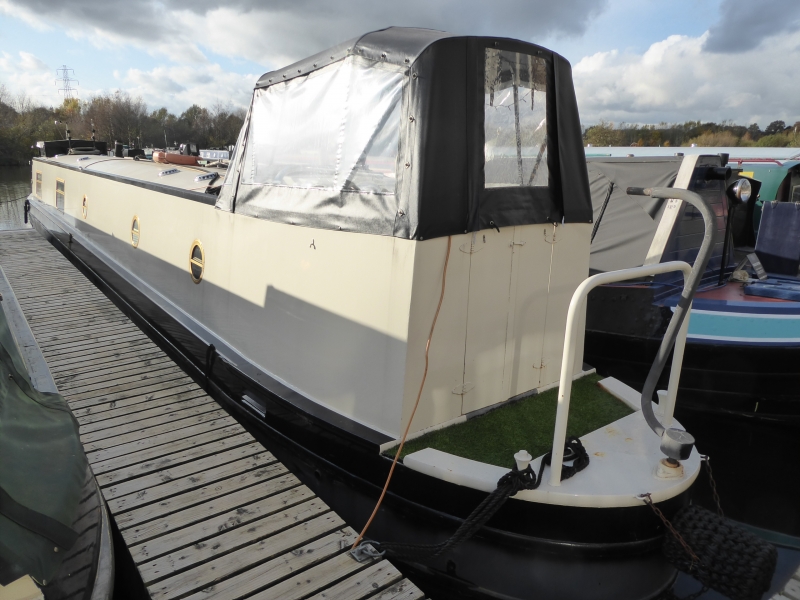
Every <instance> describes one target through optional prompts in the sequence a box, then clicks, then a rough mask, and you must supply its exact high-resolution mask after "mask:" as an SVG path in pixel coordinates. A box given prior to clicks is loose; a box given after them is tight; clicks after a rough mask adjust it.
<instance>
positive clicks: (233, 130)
mask: <svg viewBox="0 0 800 600" xmlns="http://www.w3.org/2000/svg"><path fill="white" fill-rule="evenodd" d="M244 117H245V110H244V109H242V108H233V107H232V106H231V105H225V104H222V103H220V102H218V103H216V104H214V105H213V106H212V107H211V108H205V107H202V106H198V105H197V104H193V105H192V106H190V107H189V108H187V109H186V110H185V111H184V112H182V113H181V114H180V115H175V114H173V113H171V112H169V111H168V110H167V109H166V108H164V107H162V108H158V109H156V110H153V111H150V110H148V107H147V104H145V102H144V101H143V100H142V99H141V98H140V97H134V96H131V95H130V94H128V93H127V92H125V91H117V92H107V93H104V94H98V95H96V96H92V97H91V98H89V99H88V100H79V99H77V98H65V99H64V101H63V102H62V104H61V105H60V106H58V107H49V108H48V107H44V106H39V105H36V104H35V103H34V102H33V101H32V100H31V99H30V98H29V97H28V96H25V95H24V94H23V95H18V96H14V95H12V94H10V93H9V92H8V90H7V88H6V87H5V86H4V85H2V84H0V164H26V163H27V162H28V160H29V159H30V158H31V157H32V156H36V155H38V151H37V150H36V148H35V144H36V142H37V141H39V140H57V139H65V138H66V129H67V128H69V130H70V134H71V137H72V139H85V140H88V139H91V136H92V128H94V130H95V137H96V139H97V140H98V141H105V142H108V143H109V147H112V146H113V143H114V142H115V141H119V142H122V143H123V144H127V145H128V146H129V147H131V148H134V147H139V148H145V147H147V148H165V147H174V146H177V145H178V144H181V143H184V142H194V143H197V144H198V145H199V146H200V147H202V148H221V147H224V146H227V145H230V144H233V143H235V142H236V138H237V136H238V135H239V131H240V130H241V128H242V124H243V123H244Z"/></svg>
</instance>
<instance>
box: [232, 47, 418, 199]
mask: <svg viewBox="0 0 800 600" xmlns="http://www.w3.org/2000/svg"><path fill="white" fill-rule="evenodd" d="M403 77H404V75H403V74H402V73H400V72H398V71H397V70H396V69H394V68H391V66H390V65H384V64H382V63H378V64H377V65H376V64H375V63H372V62H368V61H366V60H365V59H362V58H360V57H354V56H350V57H348V58H347V59H345V60H343V61H340V62H338V63H336V64H333V65H330V66H328V67H325V68H323V69H319V70H318V71H314V72H312V73H310V74H309V75H307V76H305V77H296V78H294V79H292V80H290V81H287V82H285V83H283V82H282V83H278V84H275V85H272V86H270V87H267V88H264V89H259V90H256V91H255V95H254V98H253V108H252V114H251V120H250V132H249V136H248V138H249V139H248V143H247V150H246V155H245V160H244V165H243V169H242V171H243V174H242V183H245V184H255V185H265V186H286V187H293V188H318V189H326V190H332V191H337V192H339V191H355V192H362V193H375V194H394V193H395V183H396V163H397V154H398V150H399V139H400V103H401V102H400V100H401V96H402V88H403Z"/></svg>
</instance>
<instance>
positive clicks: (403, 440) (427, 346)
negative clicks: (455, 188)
mask: <svg viewBox="0 0 800 600" xmlns="http://www.w3.org/2000/svg"><path fill="white" fill-rule="evenodd" d="M452 243H453V240H452V237H450V236H447V254H446V255H445V257H444V270H443V271H442V293H441V294H440V295H439V305H438V306H437V307H436V314H435V315H434V316H433V323H431V332H430V333H429V334H428V341H427V343H426V344H425V371H424V372H423V374H422V382H421V383H420V384H419V392H418V393H417V401H416V402H415V403H414V409H413V410H412V411H411V417H410V418H409V419H408V425H406V430H405V432H404V433H403V437H402V438H400V445H399V446H398V447H397V452H396V453H395V455H394V460H393V461H392V467H391V468H390V469H389V475H388V476H387V477H386V483H385V484H384V485H383V491H382V492H381V496H380V498H378V502H377V504H375V509H374V510H373V511H372V514H371V515H370V517H369V520H368V521H367V524H366V525H364V529H362V530H361V533H359V534H358V538H357V539H356V541H355V542H354V543H353V546H352V548H351V550H354V549H355V548H356V547H357V546H358V544H359V543H360V542H361V540H362V539H364V534H366V533H367V529H369V526H370V525H372V520H373V519H374V518H375V515H376V514H378V509H379V508H380V507H381V503H382V502H383V498H384V496H386V490H388V489H389V482H390V481H391V480H392V475H394V468H395V467H396V466H397V461H398V460H399V458H400V453H401V452H402V451H403V446H404V445H405V443H406V437H408V432H409V430H410V429H411V422H412V421H413V420H414V414H415V413H416V412H417V407H418V406H419V399H420V398H421V397H422V388H424V387H425V379H427V377H428V351H429V350H430V349H431V339H432V338H433V330H434V329H435V328H436V321H437V320H438V319H439V311H440V310H441V309H442V300H444V289H445V282H446V280H447V264H448V263H449V262H450V246H451V245H452Z"/></svg>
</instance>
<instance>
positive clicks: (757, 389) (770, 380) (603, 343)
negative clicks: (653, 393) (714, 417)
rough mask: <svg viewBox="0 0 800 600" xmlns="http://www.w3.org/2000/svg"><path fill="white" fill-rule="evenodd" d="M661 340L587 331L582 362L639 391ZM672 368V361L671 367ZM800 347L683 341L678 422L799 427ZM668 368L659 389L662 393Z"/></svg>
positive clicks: (677, 411)
mask: <svg viewBox="0 0 800 600" xmlns="http://www.w3.org/2000/svg"><path fill="white" fill-rule="evenodd" d="M660 344H661V338H660V337H646V336H637V335H629V334H620V333H612V332H608V331H598V330H589V329H587V330H586V343H585V347H584V361H586V362H587V363H589V364H590V365H592V366H593V367H596V368H597V370H598V372H600V373H603V374H607V375H610V376H612V377H616V378H617V379H619V380H620V381H623V382H624V383H626V384H628V385H629V386H631V387H632V388H634V389H637V390H641V389H642V386H643V384H644V380H645V379H646V377H647V373H648V372H649V370H650V365H651V364H652V361H653V358H654V357H655V355H656V352H657V351H658V347H659V345H660ZM670 364H671V361H670ZM798 365H800V347H790V346H787V347H779V346H761V347H753V346H744V345H742V346H736V345H731V344H705V343H704V344H698V343H692V342H691V341H689V340H687V343H686V349H685V351H684V357H683V367H682V369H681V380H680V387H679V392H678V393H679V398H680V402H679V403H678V404H677V406H676V414H677V415H678V417H679V418H681V417H682V416H683V415H685V414H687V413H692V412H701V413H707V414H725V415H730V416H737V417H741V418H744V419H747V420H748V421H751V422H756V421H761V422H771V423H780V424H785V425H790V426H791V425H794V426H797V425H800V367H798ZM668 379H669V364H668V366H667V368H665V369H664V373H663V374H662V376H661V381H660V382H659V389H666V388H667V382H668Z"/></svg>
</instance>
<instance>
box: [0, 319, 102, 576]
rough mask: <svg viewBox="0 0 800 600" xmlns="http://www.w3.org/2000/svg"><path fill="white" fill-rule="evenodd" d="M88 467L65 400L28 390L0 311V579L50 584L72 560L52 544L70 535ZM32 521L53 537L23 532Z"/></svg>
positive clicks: (64, 550)
mask: <svg viewBox="0 0 800 600" xmlns="http://www.w3.org/2000/svg"><path fill="white" fill-rule="evenodd" d="M87 469H88V463H87V460H86V456H85V454H84V452H83V447H82V446H81V442H80V438H79V437H78V423H77V421H76V420H75V418H74V417H73V416H72V413H71V412H70V410H69V408H68V406H67V403H66V401H65V400H64V398H62V397H61V396H60V395H58V394H51V393H42V392H39V391H37V390H36V389H35V388H34V387H33V386H32V385H31V382H30V379H29V377H28V375H27V369H26V367H25V362H24V360H23V358H22V356H21V354H20V352H19V349H18V348H17V344H16V342H15V341H14V337H13V336H12V334H11V331H10V330H9V327H8V323H7V322H6V315H5V312H4V311H3V310H0V488H2V496H3V501H2V502H0V574H3V575H4V576H7V577H10V578H11V579H12V580H13V579H16V578H17V577H19V576H21V575H24V574H26V573H27V574H30V575H31V576H32V577H34V579H36V580H37V581H38V582H39V583H40V584H42V585H44V584H45V583H44V582H49V581H50V580H51V578H52V577H53V575H54V574H55V573H56V571H57V570H58V567H59V565H60V564H61V562H62V561H63V560H64V559H65V557H66V556H67V552H66V548H64V547H62V548H56V547H55V546H56V544H54V542H53V539H54V538H55V539H61V538H64V537H66V536H64V535H62V534H63V533H64V532H65V531H66V532H68V533H71V530H69V528H70V527H71V525H72V524H73V522H74V521H75V520H76V515H77V512H78V506H79V504H80V501H81V495H82V493H83V491H84V483H85V480H86V473H87ZM20 505H21V506H20ZM20 516H22V517H23V518H20ZM31 518H32V519H34V520H35V522H36V524H37V527H38V529H40V530H41V531H42V532H45V533H47V534H48V535H46V536H45V535H42V534H41V533H36V532H34V531H32V530H31V529H29V528H27V527H25V526H23V525H24V523H25V522H29V520H30V519H31ZM50 519H52V520H54V521H55V523H52V521H50ZM17 521H21V522H22V523H23V524H20V523H19V522H17ZM48 523H50V525H48ZM0 583H2V584H7V583H9V581H2V582H0Z"/></svg>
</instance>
